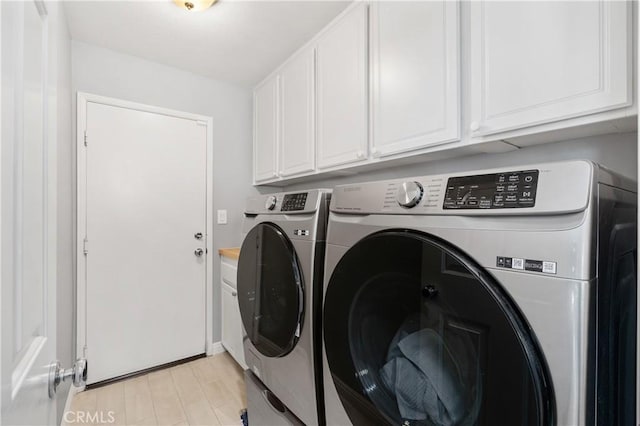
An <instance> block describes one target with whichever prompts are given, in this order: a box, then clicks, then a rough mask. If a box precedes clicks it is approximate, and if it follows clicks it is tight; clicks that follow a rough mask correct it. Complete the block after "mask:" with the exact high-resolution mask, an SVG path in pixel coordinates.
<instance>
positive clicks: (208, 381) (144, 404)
mask: <svg viewBox="0 0 640 426" xmlns="http://www.w3.org/2000/svg"><path fill="white" fill-rule="evenodd" d="M246 406H247V400H246V394H245V387H244V377H243V375H242V369H241V368H240V367H239V366H238V364H236V362H235V361H234V360H233V358H231V357H230V356H229V355H228V354H227V353H222V354H219V355H215V356H212V357H207V358H201V359H198V360H195V361H192V362H189V363H187V364H182V365H179V366H176V367H171V368H168V369H165V370H160V371H156V372H153V373H149V374H146V375H144V376H139V377H135V378H132V379H128V380H123V381H121V382H117V383H113V384H110V385H107V386H103V387H100V388H97V389H92V390H88V391H85V392H80V393H78V394H76V395H75V396H74V398H73V400H72V401H71V410H70V411H71V412H70V413H66V414H65V415H66V417H63V425H64V424H65V422H64V420H65V418H66V419H68V420H72V421H73V420H75V422H74V423H73V424H92V425H93V424H109V425H122V426H124V425H198V426H205V425H206V426H209V425H234V426H237V425H239V424H241V423H240V415H239V412H240V410H241V409H242V408H246ZM109 411H111V412H112V416H111V417H109V414H108V413H109ZM80 412H84V413H96V414H98V415H100V413H102V423H101V422H100V419H99V418H98V419H97V422H96V415H95V414H94V416H93V418H91V419H89V421H87V420H86V419H87V416H86V415H84V417H83V419H84V422H80V421H78V420H80V418H79V416H82V415H81V414H79V413H80ZM111 418H113V419H114V421H110V419H111Z"/></svg>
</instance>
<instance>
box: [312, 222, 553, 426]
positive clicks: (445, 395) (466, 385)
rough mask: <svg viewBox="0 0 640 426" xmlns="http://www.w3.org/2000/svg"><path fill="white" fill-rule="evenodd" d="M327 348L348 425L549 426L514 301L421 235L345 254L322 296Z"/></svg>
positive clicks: (536, 359)
mask: <svg viewBox="0 0 640 426" xmlns="http://www.w3.org/2000/svg"><path fill="white" fill-rule="evenodd" d="M514 279H517V278H515V277H514ZM324 342H325V350H326V355H327V360H328V363H329V370H330V373H331V376H332V378H333V382H334V384H335V387H336V390H337V392H338V395H339V397H340V400H341V402H342V405H343V407H344V409H345V411H346V413H347V414H348V416H349V418H350V419H351V421H352V422H353V424H355V425H369V424H392V425H405V426H409V425H490V426H495V425H549V424H553V423H554V422H555V402H554V397H553V390H552V385H551V381H550V375H549V372H548V369H547V367H546V363H545V360H544V357H543V355H542V352H541V350H540V347H539V344H538V342H537V340H536V338H535V336H534V335H533V332H532V331H531V329H530V328H529V327H528V325H527V323H526V321H525V320H524V318H523V316H522V314H521V313H520V311H519V310H518V308H517V306H516V305H515V303H514V302H513V301H512V300H511V299H510V297H509V296H508V295H507V294H506V293H505V291H504V290H503V289H502V288H501V286H500V285H498V283H496V282H495V280H494V279H493V278H492V277H491V276H490V275H489V274H488V273H487V272H486V271H485V270H483V269H482V268H481V267H479V265H477V264H476V263H475V262H473V261H472V260H471V259H469V258H468V257H467V256H466V255H465V254H464V253H462V252H461V251H460V250H458V249H456V248H455V247H452V246H451V245H449V244H447V243H445V242H443V241H441V240H439V239H437V238H435V237H432V236H430V235H427V234H423V233H418V232H414V231H407V230H390V231H383V232H380V233H376V234H372V235H370V236H368V237H366V238H364V239H363V240H361V241H359V242H358V243H356V244H355V245H354V246H353V247H352V248H351V249H349V250H348V251H347V252H346V253H345V255H344V256H343V257H342V259H341V260H340V261H339V262H338V264H337V265H336V268H335V270H334V271H333V274H332V275H331V278H330V281H329V284H328V287H327V291H326V296H325V304H324ZM327 409H331V408H330V407H327Z"/></svg>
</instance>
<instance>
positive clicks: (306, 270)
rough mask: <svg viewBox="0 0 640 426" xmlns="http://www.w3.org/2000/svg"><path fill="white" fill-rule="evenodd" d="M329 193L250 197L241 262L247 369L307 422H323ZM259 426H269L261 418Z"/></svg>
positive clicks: (239, 292)
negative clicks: (324, 281) (324, 276)
mask: <svg viewBox="0 0 640 426" xmlns="http://www.w3.org/2000/svg"><path fill="white" fill-rule="evenodd" d="M330 194H331V193H330V191H328V190H310V191H298V192H290V193H278V194H270V195H261V196H256V197H252V198H249V199H248V200H247V206H246V209H245V218H244V222H243V234H244V240H243V243H242V247H241V249H240V258H239V260H238V284H237V285H238V303H239V305H240V315H241V317H242V324H243V326H244V329H245V331H246V338H245V340H244V351H245V360H246V363H247V366H248V368H249V369H250V370H251V371H252V373H253V374H254V375H255V376H257V378H259V379H260V381H261V382H262V383H263V384H264V385H265V386H266V388H267V389H268V391H269V392H271V393H272V394H273V395H275V397H276V398H277V399H278V400H279V401H281V402H282V403H283V404H284V406H286V408H287V409H288V410H289V411H290V412H291V413H293V414H294V415H295V416H296V417H297V418H299V419H300V420H301V421H302V422H304V423H305V424H307V425H317V424H322V423H323V422H324V420H323V417H324V410H323V408H322V402H323V399H322V375H321V373H320V369H321V349H320V343H321V334H322V330H321V327H320V324H321V317H322V273H323V269H324V249H325V236H326V225H327V215H328V205H329V201H330ZM249 405H251V404H249ZM274 408H275V409H277V407H274ZM248 414H249V418H252V417H251V416H252V414H251V413H248ZM252 423H253V424H256V425H260V424H262V423H261V420H260V419H256V418H255V416H254V417H253V418H252Z"/></svg>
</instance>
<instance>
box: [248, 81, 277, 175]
mask: <svg viewBox="0 0 640 426" xmlns="http://www.w3.org/2000/svg"><path fill="white" fill-rule="evenodd" d="M253 123H254V124H253V155H254V158H253V162H254V173H253V177H254V180H255V181H256V182H260V181H265V180H269V179H274V178H276V177H278V173H277V170H278V163H277V161H278V156H277V152H278V77H277V76H274V77H272V78H270V79H269V80H267V81H265V82H264V83H262V85H260V86H258V87H257V88H256V89H255V91H254V96H253Z"/></svg>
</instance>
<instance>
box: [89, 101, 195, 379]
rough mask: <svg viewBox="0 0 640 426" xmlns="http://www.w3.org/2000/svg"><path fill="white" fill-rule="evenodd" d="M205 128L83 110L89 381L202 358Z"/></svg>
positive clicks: (132, 113)
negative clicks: (198, 252)
mask: <svg viewBox="0 0 640 426" xmlns="http://www.w3.org/2000/svg"><path fill="white" fill-rule="evenodd" d="M206 130H207V128H206V126H203V125H201V124H199V123H198V122H196V121H193V120H187V119H182V118H176V117H171V116H167V115H162V114H154V113H150V112H143V111H137V110H131V109H127V108H121V107H115V106H108V105H102V104H98V103H93V102H89V103H88V104H87V141H88V147H87V149H86V151H85V152H86V156H87V158H86V160H87V162H86V163H87V185H86V188H87V193H86V203H87V218H86V219H87V220H86V223H87V229H86V236H87V240H88V242H87V245H86V248H87V251H88V253H87V256H86V265H87V277H86V281H87V296H86V297H87V302H86V310H87V339H86V342H87V360H88V364H89V366H90V367H89V369H88V372H89V375H88V383H95V382H100V381H102V380H106V379H110V378H113V377H117V376H120V375H124V374H128V373H132V372H135V371H139V370H143V369H146V368H149V367H154V366H157V365H161V364H164V363H168V362H172V361H176V360H180V359H183V358H187V357H190V356H193V355H198V354H202V353H204V351H205V255H204V254H202V255H201V256H197V255H196V253H195V251H196V250H197V249H198V248H202V249H204V247H205V242H204V239H202V240H198V239H196V238H195V236H194V234H196V233H198V232H201V233H203V234H205V235H206V229H205V226H206V222H205V221H206V216H205V215H206Z"/></svg>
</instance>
